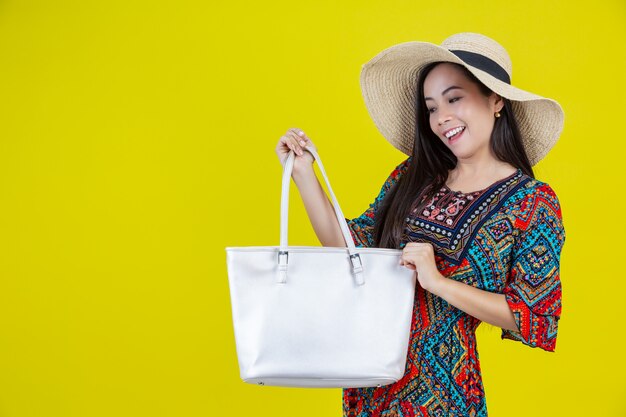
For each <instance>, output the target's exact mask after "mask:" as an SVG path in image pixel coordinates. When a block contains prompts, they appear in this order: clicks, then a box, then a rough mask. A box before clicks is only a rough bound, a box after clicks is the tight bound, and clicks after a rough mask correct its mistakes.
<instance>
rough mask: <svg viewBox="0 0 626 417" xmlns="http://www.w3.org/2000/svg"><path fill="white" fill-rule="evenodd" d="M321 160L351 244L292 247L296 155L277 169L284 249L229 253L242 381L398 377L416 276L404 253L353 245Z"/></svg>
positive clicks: (353, 382) (364, 381) (361, 383)
mask: <svg viewBox="0 0 626 417" xmlns="http://www.w3.org/2000/svg"><path fill="white" fill-rule="evenodd" d="M307 150H308V151H309V152H311V154H312V155H313V156H314V157H315V159H316V160H317V163H318V166H319V168H320V171H321V173H322V175H323V176H324V180H325V181H326V185H327V186H328V191H329V193H330V195H331V199H332V202H333V206H334V208H335V214H336V216H337V220H339V224H340V226H341V231H342V233H343V237H344V239H345V241H346V243H347V245H348V246H347V247H340V248H334V247H308V246H306V247H305V246H288V244H287V224H288V221H287V215H288V205H289V184H290V182H291V171H292V169H293V163H294V153H293V151H292V152H291V153H290V154H289V157H288V159H287V161H286V162H285V167H284V171H283V180H282V194H281V209H280V246H278V247H276V246H261V247H230V248H226V258H227V267H228V278H229V284H230V295H231V304H232V312H233V324H234V330H235V341H236V346H237V357H238V361H239V370H240V375H241V378H242V379H243V380H244V381H245V382H248V383H253V384H259V385H275V386H293V387H334V388H348V387H371V386H380V385H386V384H390V383H393V382H396V381H398V380H399V379H400V378H401V377H402V376H403V374H404V370H405V362H406V355H407V349H408V344H409V333H410V327H411V317H412V311H413V298H414V293H415V272H414V271H412V270H410V269H407V268H405V267H404V266H401V265H400V264H399V262H400V254H401V251H400V250H395V249H377V248H356V247H355V245H354V241H353V240H352V237H351V235H350V231H349V229H348V225H347V223H346V220H345V218H344V216H343V214H342V212H341V209H340V208H339V204H338V203H337V199H336V198H335V195H334V193H333V191H332V189H331V187H330V183H329V182H328V177H327V176H326V173H325V171H324V167H323V166H322V161H321V160H320V158H319V156H318V155H317V153H316V152H315V150H313V149H310V148H307Z"/></svg>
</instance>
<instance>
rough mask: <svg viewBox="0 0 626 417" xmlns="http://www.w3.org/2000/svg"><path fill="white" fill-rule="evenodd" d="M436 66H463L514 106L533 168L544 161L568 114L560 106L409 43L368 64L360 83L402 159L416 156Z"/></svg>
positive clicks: (430, 47) (443, 52)
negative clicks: (422, 78)
mask: <svg viewBox="0 0 626 417" xmlns="http://www.w3.org/2000/svg"><path fill="white" fill-rule="evenodd" d="M433 62H452V63H456V64H459V65H463V66H464V67H466V68H467V69H468V70H469V71H470V72H471V73H472V74H474V75H475V76H476V78H478V79H479V80H480V81H481V82H482V83H483V84H485V85H486V86H487V87H488V88H489V89H490V90H492V91H494V92H495V93H497V94H499V95H501V96H502V97H505V98H507V99H509V100H510V101H511V104H512V107H513V112H514V114H515V118H516V120H517V123H518V126H519V129H520V133H521V136H522V141H523V143H524V148H525V150H526V153H527V156H528V158H529V160H530V163H531V164H532V165H535V164H536V163H537V162H539V161H540V160H541V159H543V158H544V157H545V155H546V154H547V153H548V152H549V151H550V149H551V148H552V147H553V146H554V144H555V143H556V141H557V140H558V138H559V136H560V134H561V131H562V129H563V120H564V114H563V110H562V108H561V106H560V105H559V103H557V102H556V101H554V100H552V99H549V98H544V97H541V96H538V95H536V94H533V93H530V92H528V91H524V90H522V89H519V88H517V87H514V86H512V85H510V84H507V83H505V82H503V81H500V80H499V79H497V78H495V77H494V76H492V75H490V74H488V73H486V72H485V71H482V70H480V69H478V68H475V67H473V66H471V65H468V64H467V63H465V62H464V61H462V60H461V59H460V58H459V57H457V56H456V55H454V54H453V53H452V52H450V51H448V50H447V49H446V48H443V47H441V46H439V45H435V44H432V43H428V42H405V43H401V44H398V45H395V46H392V47H390V48H387V49H385V50H383V51H382V52H380V53H379V54H377V55H376V56H375V57H374V58H372V59H371V60H370V61H369V62H367V63H366V64H364V65H363V67H362V70H361V78H360V82H361V90H362V93H363V98H364V100H365V104H366V106H367V109H368V112H369V114H370V116H371V117H372V119H373V120H374V124H375V125H376V127H377V128H378V130H379V131H380V132H381V134H382V135H383V136H384V137H385V138H386V139H387V140H388V141H389V142H390V143H391V144H392V145H393V146H395V147H396V148H397V149H399V150H400V151H402V152H403V153H405V154H407V155H411V154H412V152H413V143H414V141H415V131H416V114H415V112H416V95H417V79H418V75H419V72H420V70H421V69H422V68H424V66H426V65H428V64H430V63H433Z"/></svg>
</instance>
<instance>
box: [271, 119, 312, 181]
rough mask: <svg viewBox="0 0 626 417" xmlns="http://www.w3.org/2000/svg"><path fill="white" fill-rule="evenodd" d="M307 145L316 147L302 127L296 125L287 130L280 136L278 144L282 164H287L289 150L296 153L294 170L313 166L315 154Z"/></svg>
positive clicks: (277, 152)
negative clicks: (309, 150) (307, 149)
mask: <svg viewBox="0 0 626 417" xmlns="http://www.w3.org/2000/svg"><path fill="white" fill-rule="evenodd" d="M305 146H308V147H310V148H313V149H316V148H315V145H313V142H311V139H309V137H308V136H307V135H306V134H305V133H304V132H303V131H302V130H301V129H298V128H295V127H294V128H291V129H289V130H287V132H286V133H285V134H284V135H283V136H281V137H280V140H279V141H278V145H276V155H278V159H279V160H280V164H281V165H282V166H285V162H286V161H287V157H288V156H289V152H290V151H294V152H295V154H296V160H295V161H294V164H293V170H294V172H299V171H300V170H301V169H303V168H309V167H311V166H312V165H313V161H315V159H314V158H313V155H311V154H310V153H309V152H307V151H306V150H305V149H304V147H305Z"/></svg>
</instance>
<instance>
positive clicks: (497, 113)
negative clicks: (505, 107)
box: [495, 111, 500, 119]
mask: <svg viewBox="0 0 626 417" xmlns="http://www.w3.org/2000/svg"><path fill="white" fill-rule="evenodd" d="M495 116H496V119H497V118H498V117H500V112H499V111H497V112H496V114H495Z"/></svg>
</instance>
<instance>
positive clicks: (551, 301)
mask: <svg viewBox="0 0 626 417" xmlns="http://www.w3.org/2000/svg"><path fill="white" fill-rule="evenodd" d="M410 160H411V158H408V159H407V160H405V161H404V162H402V163H401V164H400V165H398V167H396V169H395V170H394V171H393V172H392V173H391V175H390V176H389V178H388V179H387V180H386V181H385V184H384V185H383V187H382V189H381V191H380V194H379V195H378V197H377V198H376V199H375V201H374V202H373V203H372V204H371V205H370V207H369V208H368V209H367V210H366V211H365V213H363V214H362V215H361V216H359V217H357V218H356V219H352V220H349V221H348V224H349V226H350V229H351V232H352V235H353V237H354V239H355V242H357V244H358V246H362V247H363V246H365V247H371V246H373V245H374V242H373V233H372V232H373V228H374V219H375V217H376V211H377V208H378V205H379V204H380V202H381V201H382V199H383V197H384V196H385V194H386V192H387V191H388V190H389V189H390V188H391V186H393V185H394V184H395V183H396V182H397V180H398V178H400V176H401V175H402V174H403V173H404V172H405V171H406V168H407V167H408V164H409V163H410ZM424 199H425V195H424V194H422V196H421V197H419V198H418V200H419V201H424ZM564 241H565V230H564V228H563V224H562V217H561V209H560V206H559V201H558V198H557V196H556V194H555V193H554V191H553V190H552V189H551V188H550V186H549V185H548V184H546V183H544V182H541V181H538V180H536V179H533V178H531V177H529V176H527V175H526V174H524V173H523V172H522V171H521V170H519V169H518V170H517V172H516V173H514V174H512V175H511V176H509V177H507V178H504V179H502V180H500V181H498V182H496V183H494V184H492V185H491V186H489V187H487V188H486V189H484V190H480V191H476V192H473V193H461V192H456V191H452V190H450V189H449V188H447V187H445V186H444V187H442V188H441V189H440V190H439V191H438V192H437V194H436V195H435V197H433V198H431V200H430V201H429V202H428V204H426V206H425V207H424V208H423V209H422V210H420V212H417V211H416V210H415V209H414V210H413V211H412V212H411V213H410V215H409V216H408V217H407V218H406V225H405V230H404V235H403V239H402V243H401V245H400V247H401V248H402V247H404V246H405V245H406V243H407V242H430V243H431V244H432V245H433V247H434V249H435V261H436V264H437V267H438V269H439V271H440V272H441V273H442V274H443V275H444V276H446V277H448V278H451V279H454V280H456V281H461V282H463V283H466V284H469V285H472V286H474V287H477V288H480V289H483V290H486V291H490V292H494V293H501V294H504V295H505V297H506V301H507V303H508V305H509V307H510V308H511V311H512V312H513V315H514V317H515V322H516V323H517V326H518V328H519V332H515V331H510V330H502V338H503V339H504V338H506V339H512V340H517V341H520V342H522V343H523V344H525V345H528V346H531V347H539V348H541V349H544V350H547V351H554V348H555V342H556V336H557V324H558V320H559V316H560V314H561V283H560V280H559V259H560V255H561V249H562V247H563V243H564ZM480 323H481V321H480V320H478V319H476V318H474V317H472V316H470V315H468V314H466V313H464V312H463V311H461V310H459V309H457V308H455V307H454V306H452V305H450V304H448V303H447V302H446V301H445V300H443V299H442V298H440V297H438V296H436V295H433V294H431V293H429V292H428V291H425V290H424V289H422V288H421V287H420V286H419V284H418V285H417V288H416V294H415V303H414V310H413V322H412V326H411V338H410V346H409V352H408V358H407V365H406V372H405V374H404V377H403V378H402V379H401V380H399V381H398V382H396V383H395V384H391V385H387V386H383V387H378V388H351V389H345V390H344V392H343V411H344V416H358V417H365V416H368V417H369V416H372V417H378V416H380V417H383V416H389V417H391V416H394V417H396V416H405V417H406V416H440V417H448V416H486V415H487V406H486V402H485V392H484V389H483V384H482V377H481V373H480V364H479V360H478V352H477V350H476V335H475V331H476V328H477V327H478V326H479V325H480Z"/></svg>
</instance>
